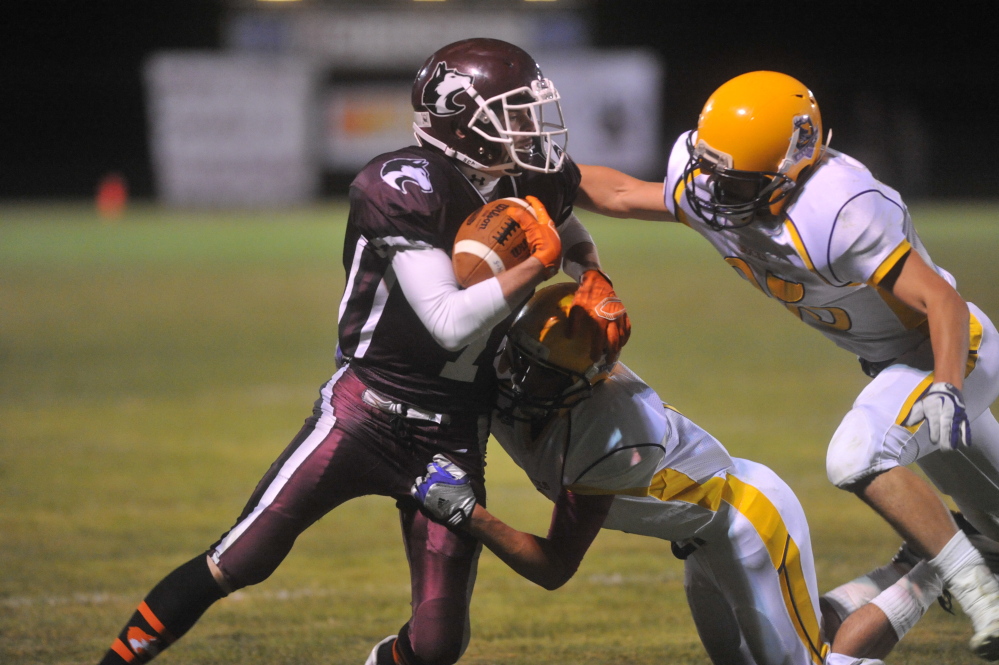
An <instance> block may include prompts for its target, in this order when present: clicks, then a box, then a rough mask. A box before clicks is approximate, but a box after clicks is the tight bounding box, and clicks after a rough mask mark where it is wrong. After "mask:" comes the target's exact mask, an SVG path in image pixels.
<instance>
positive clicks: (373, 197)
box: [350, 153, 451, 251]
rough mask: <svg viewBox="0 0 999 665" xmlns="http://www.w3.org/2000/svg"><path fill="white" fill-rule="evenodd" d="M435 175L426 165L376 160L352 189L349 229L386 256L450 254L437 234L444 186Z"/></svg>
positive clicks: (410, 160)
mask: <svg viewBox="0 0 999 665" xmlns="http://www.w3.org/2000/svg"><path fill="white" fill-rule="evenodd" d="M436 171H437V165H436V164H433V163H430V162H429V161H428V160H426V159H419V158H416V157H407V156H399V154H398V153H390V154H389V155H383V156H381V157H376V158H375V159H374V160H372V161H371V162H370V163H369V164H368V165H367V166H366V167H365V168H364V169H363V170H362V171H361V173H359V174H358V176H357V178H356V179H355V180H354V182H353V183H352V185H351V189H350V221H351V223H352V224H354V225H356V226H357V228H358V230H359V231H360V232H361V233H362V234H363V235H364V236H365V237H367V238H368V239H369V240H371V241H374V242H375V243H376V245H378V246H379V247H381V246H384V248H385V249H386V250H392V249H429V248H438V249H443V250H445V251H450V249H451V248H450V247H449V246H446V240H447V239H446V238H445V237H444V235H443V234H442V233H441V232H440V231H441V226H442V224H441V220H442V218H443V209H444V205H445V202H446V200H447V190H448V182H447V179H446V178H444V177H441V175H440V174H438V173H437V172H436Z"/></svg>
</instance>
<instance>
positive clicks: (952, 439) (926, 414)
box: [902, 382, 971, 450]
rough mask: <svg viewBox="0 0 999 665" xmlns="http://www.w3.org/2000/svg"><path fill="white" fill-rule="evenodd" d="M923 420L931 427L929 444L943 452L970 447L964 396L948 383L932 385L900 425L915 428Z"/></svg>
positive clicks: (969, 427) (969, 429) (968, 424)
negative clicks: (938, 447) (936, 446)
mask: <svg viewBox="0 0 999 665" xmlns="http://www.w3.org/2000/svg"><path fill="white" fill-rule="evenodd" d="M923 420H925V421H926V424H927V426H928V427H929V428H930V442H931V443H933V444H935V445H938V446H940V448H941V449H942V450H954V449H955V448H958V447H959V446H970V445H971V424H970V423H969V422H968V414H967V412H966V411H965V409H964V396H963V395H962V394H961V391H960V390H959V389H957V388H955V387H954V386H952V385H951V384H949V383H943V382H939V383H934V384H933V385H931V386H930V389H929V390H927V391H926V394H925V395H923V397H922V398H920V399H919V400H918V401H917V402H916V403H915V404H913V405H912V411H910V412H909V417H908V418H906V419H905V422H904V423H902V424H903V425H905V426H906V427H912V426H913V425H918V424H919V423H920V422H922V421H923Z"/></svg>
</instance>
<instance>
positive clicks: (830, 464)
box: [826, 408, 918, 490]
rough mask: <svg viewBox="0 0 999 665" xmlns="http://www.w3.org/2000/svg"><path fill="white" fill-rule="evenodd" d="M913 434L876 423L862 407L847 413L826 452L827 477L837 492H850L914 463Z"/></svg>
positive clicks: (916, 449)
mask: <svg viewBox="0 0 999 665" xmlns="http://www.w3.org/2000/svg"><path fill="white" fill-rule="evenodd" d="M917 453H918V446H917V445H915V444H914V443H913V437H912V434H911V433H910V432H909V431H908V430H907V429H905V428H904V427H901V426H900V425H896V424H894V423H885V424H879V423H878V422H877V419H875V418H871V417H869V414H868V413H867V412H866V410H865V409H863V408H854V409H852V410H850V411H849V412H848V413H847V414H846V416H845V417H844V418H843V420H842V422H840V424H839V427H838V428H836V432H835V433H834V434H833V436H832V440H831V441H830V442H829V449H828V450H827V452H826V475H827V476H828V478H829V482H831V483H832V484H833V485H835V486H836V487H838V488H840V489H844V490H852V489H853V488H854V487H855V486H856V485H857V484H858V483H859V482H860V481H862V480H864V479H865V478H869V477H871V476H874V475H877V474H879V473H883V472H885V471H887V470H888V469H891V468H893V467H896V466H906V465H908V464H910V463H912V462H913V461H915V459H916V457H917Z"/></svg>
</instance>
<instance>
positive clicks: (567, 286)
mask: <svg viewBox="0 0 999 665" xmlns="http://www.w3.org/2000/svg"><path fill="white" fill-rule="evenodd" d="M577 288H578V285H577V284H575V283H573V282H560V283H558V284H552V285H551V286H547V287H545V288H543V289H541V290H540V291H538V292H537V293H536V294H535V295H534V297H533V298H531V300H530V301H528V303H527V304H526V305H524V308H523V309H522V310H521V311H520V313H519V314H518V315H517V318H516V319H515V320H514V322H513V325H512V326H511V327H510V331H509V332H508V333H507V343H506V349H505V351H504V354H505V357H504V360H505V364H506V366H507V367H508V369H509V372H510V378H509V379H506V380H503V381H501V382H500V392H501V393H502V394H503V395H504V396H505V397H506V398H508V399H509V401H510V402H511V403H512V404H511V406H512V409H513V411H515V412H519V413H520V414H521V415H526V416H527V418H528V419H532V420H536V419H539V418H543V417H546V416H547V415H548V414H550V413H551V412H552V411H554V410H557V409H564V408H568V407H570V406H572V405H573V404H575V403H577V402H579V401H580V400H582V399H585V398H587V397H589V396H590V391H591V390H592V388H593V386H595V385H596V384H597V383H599V382H600V381H603V380H604V379H605V378H607V375H608V374H609V373H610V371H611V370H612V369H613V367H614V365H615V363H613V362H607V360H606V357H604V358H601V359H600V360H599V361H597V362H595V363H594V362H593V361H592V360H590V348H591V342H592V341H593V337H594V336H596V335H599V334H600V331H599V330H598V328H597V326H595V325H592V326H590V325H585V323H584V325H581V326H579V330H577V331H576V332H575V334H574V335H573V336H572V337H569V336H568V334H567V333H568V325H569V310H570V309H572V300H573V297H574V296H575V294H576V289H577ZM502 366H503V363H501V369H502Z"/></svg>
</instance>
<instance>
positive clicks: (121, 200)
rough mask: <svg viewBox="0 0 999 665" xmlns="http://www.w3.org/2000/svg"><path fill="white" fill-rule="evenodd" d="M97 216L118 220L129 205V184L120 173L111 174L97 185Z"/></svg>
mask: <svg viewBox="0 0 999 665" xmlns="http://www.w3.org/2000/svg"><path fill="white" fill-rule="evenodd" d="M95 203H96V205H97V214H98V215H100V216H101V218H103V219H105V220H108V221H111V220H115V219H118V218H119V217H121V216H122V214H123V213H124V212H125V207H126V206H127V205H128V183H126V182H125V178H124V177H123V176H122V175H121V174H120V173H109V174H107V175H106V176H104V177H103V178H101V181H100V182H99V183H98V184H97V196H96V199H95Z"/></svg>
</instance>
